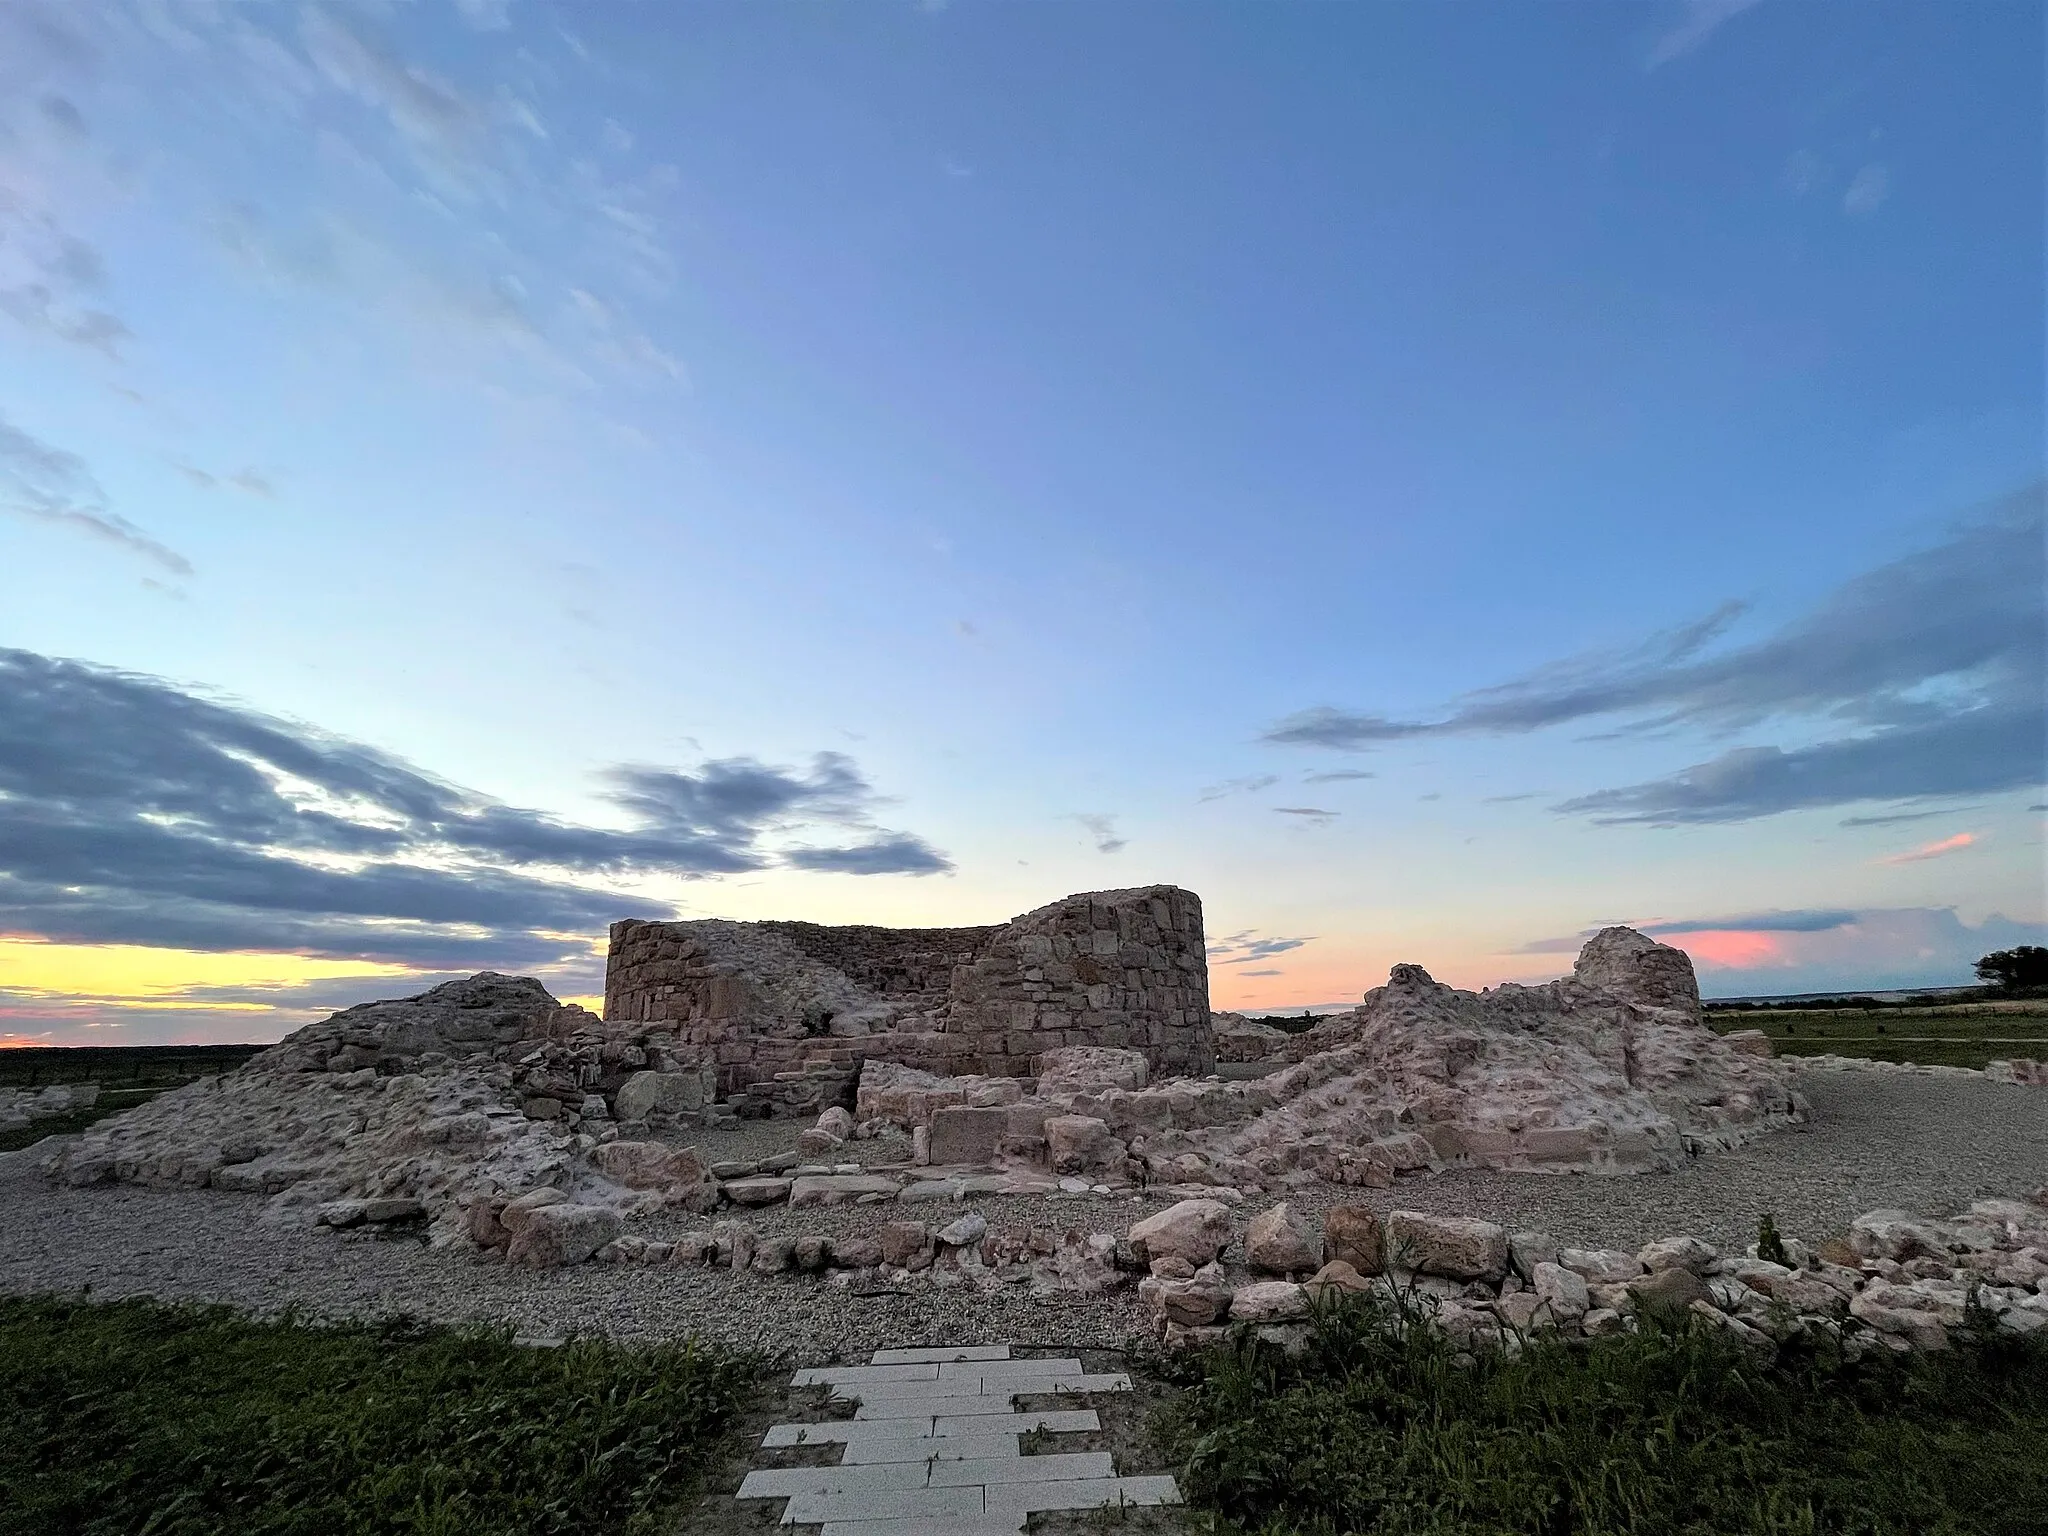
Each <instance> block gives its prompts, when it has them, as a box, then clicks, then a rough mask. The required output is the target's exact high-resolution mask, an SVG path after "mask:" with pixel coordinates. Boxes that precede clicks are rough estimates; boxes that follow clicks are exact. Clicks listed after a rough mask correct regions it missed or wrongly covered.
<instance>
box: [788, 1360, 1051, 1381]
mask: <svg viewBox="0 0 2048 1536" xmlns="http://www.w3.org/2000/svg"><path fill="white" fill-rule="evenodd" d="M1009 1363H1014V1362H1006V1361H993V1360H992V1361H988V1362H986V1363H985V1364H977V1365H976V1367H975V1368H976V1369H977V1370H984V1369H987V1368H988V1367H990V1366H995V1365H1002V1364H1009ZM945 1369H946V1367H945V1366H943V1365H940V1364H939V1363H938V1362H937V1361H926V1362H922V1363H920V1362H916V1361H905V1362H903V1363H902V1364H900V1365H824V1366H813V1367H811V1368H810V1369H809V1370H803V1371H798V1372H797V1373H796V1375H794V1376H792V1377H791V1378H790V1380H789V1384H790V1385H791V1386H792V1387H839V1386H847V1387H851V1386H864V1385H866V1384H867V1383H869V1382H880V1381H936V1380H938V1376H939V1372H940V1371H943V1370H945ZM1055 1374H1057V1373H1055Z"/></svg>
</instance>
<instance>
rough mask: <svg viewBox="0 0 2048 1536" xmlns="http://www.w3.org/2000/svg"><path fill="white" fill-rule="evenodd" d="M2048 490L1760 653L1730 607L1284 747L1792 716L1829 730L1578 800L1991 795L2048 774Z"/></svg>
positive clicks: (1758, 805)
mask: <svg viewBox="0 0 2048 1536" xmlns="http://www.w3.org/2000/svg"><path fill="white" fill-rule="evenodd" d="M2042 510H2043V488H2042V487H2041V486H2040V485H2035V486H2031V487H2029V488H2028V489H2026V490H2025V491H2021V492H2018V493H2015V494H2014V495H2012V496H2009V497H2007V498H2005V499H2004V500H2002V501H2001V502H1999V503H1997V504H1996V505H1994V506H1993V507H1991V508H1990V509H1988V510H1987V511H1986V512H1985V513H1983V514H1982V515H1981V516H1979V517H1977V518H1976V519H1974V520H1972V521H1969V522H1967V523H1965V524H1963V525H1961V526H1960V527H1958V528H1957V529H1956V530H1955V531H1954V532H1953V533H1952V534H1951V535H1950V537H1949V538H1947V539H1946V540H1945V541H1944V542H1942V543H1940V544H1938V545H1936V546H1935V547H1933V548H1931V549H1926V550H1922V551H1919V552H1916V553H1915V554H1913V555H1910V556H1908V557H1906V558H1904V559H1901V560H1896V561H1893V562H1890V563H1889V564H1886V565H1882V566H1879V567H1877V568H1876V569H1875V570H1871V571H1867V572H1865V573H1864V574H1862V575H1860V576H1857V577H1855V578H1853V579H1852V580H1849V581H1847V582H1844V583H1843V584H1842V585H1841V586H1840V587H1838V588H1836V590H1835V591H1834V592H1832V593H1831V594H1829V595H1828V597H1827V598H1825V599H1824V600H1823V601H1822V602H1821V603H1820V604H1818V605H1817V606H1816V607H1815V608H1814V609H1813V610H1812V611H1811V612H1809V613H1808V614H1806V615H1804V616H1802V617H1800V618H1797V619H1794V620H1792V621H1791V622H1789V623H1786V624H1783V625H1781V626H1780V627H1779V628H1778V629H1777V630H1776V631H1775V632H1773V633H1771V634H1768V635H1765V636H1764V637H1762V638H1761V639H1758V640H1755V641H1752V642H1750V643H1748V644H1743V645H1734V646H1725V645H1721V644H1719V642H1721V641H1722V640H1723V639H1724V638H1725V636H1726V632H1727V631H1728V629H1729V627H1730V626H1731V625H1732V624H1733V623H1734V622H1735V621H1736V619H1737V618H1739V617H1740V615H1741V614H1742V611H1743V610H1742V607H1741V605H1739V604H1735V603H1727V604H1723V605H1722V606H1721V607H1720V608H1718V609H1716V610H1715V611H1714V612H1712V613H1710V614H1707V615H1706V616H1704V617H1703V618H1701V619H1699V620H1697V621H1695V622H1694V623H1692V624H1689V625H1685V626H1682V627H1681V628H1679V629H1675V630H1671V631H1667V632H1665V633H1662V634H1659V635H1655V636H1652V637H1651V638H1650V639H1649V640H1647V641H1645V642H1643V643H1642V644H1640V645H1637V646H1635V647H1633V648H1631V649H1629V650H1626V651H1623V652H1619V653H1614V654H1602V655H1594V656H1590V657H1580V658H1576V659H1573V660H1570V661H1565V662H1559V663H1556V664H1553V665H1550V666H1547V667H1543V668H1540V669H1538V670H1537V671H1535V672H1533V673H1531V674H1529V675H1527V676H1525V677H1522V678H1519V679H1516V680H1514V681H1511V682H1508V683H1504V684H1501V685H1498V686H1495V687H1491V688H1485V689H1481V690H1479V691H1477V692H1475V693H1472V694H1468V695H1466V696H1465V697H1464V698H1463V699H1460V700H1458V701H1455V702H1454V704H1453V705H1452V706H1450V707H1449V708H1448V709H1447V710H1445V711H1444V712H1443V713H1442V717H1441V718H1438V719H1435V720H1400V719H1394V718H1391V717H1388V716H1385V715H1380V714H1371V713H1363V712H1357V711H1350V710H1343V709H1337V708H1333V707H1330V706H1322V707H1318V708H1315V709H1310V710H1306V711H1303V712H1301V713H1300V714H1297V715H1294V716H1292V717H1290V718H1288V719H1286V720H1283V721H1281V722H1279V723H1278V724H1276V725H1275V726H1274V727H1273V728H1272V729H1270V730H1269V731H1268V732H1267V733H1266V737H1265V739H1266V740H1268V741H1273V742H1279V743H1285V744H1291V745H1300V746H1313V747H1324V748H1336V749H1346V750H1360V749H1364V748H1368V747H1372V746H1376V745H1380V744H1384V743H1388V742H1396V741H1406V740H1415V739H1420V738H1425V737H1436V736H1452V735H1517V734H1525V733H1528V732H1533V731H1538V730H1543V729H1546V728H1550V727H1556V726H1563V725H1574V724H1580V723H1584V722H1588V721H1592V720H1596V719H1600V718H1603V717H1605V718H1614V719H1617V720H1618V721H1619V722H1620V734H1631V735H1645V734H1649V733H1652V732H1656V733H1664V734H1669V733H1671V732H1674V731H1678V730H1683V729H1693V730H1699V731H1705V732H1710V733H1716V734H1719V733H1728V732H1733V731H1738V730H1750V729H1754V728H1756V727H1759V726H1761V725H1763V724H1765V723H1766V722H1772V721H1776V722H1781V723H1783V724H1784V725H1785V726H1786V727H1788V728H1793V729H1799V730H1800V733H1801V734H1805V735H1809V736H1812V735H1816V734H1817V735H1819V736H1820V738H1821V739H1819V740H1809V741H1807V742H1805V743H1802V744H1797V745H1793V746H1790V747H1782V746H1778V745H1759V746H1743V747H1736V748H1731V749H1730V750H1728V751H1726V752H1723V753H1722V754H1720V755H1719V756H1717V757H1714V758H1711V759H1709V760H1707V761H1704V762H1700V763H1696V764H1694V765H1692V766H1691V767H1688V768H1686V769H1684V770H1682V771H1680V772H1678V773H1676V774H1673V775H1671V776H1670V777H1668V778H1664V779H1659V780H1654V781H1650V782H1647V783H1643V784H1637V785H1632V786H1627V787H1623V788H1617V789H1608V790H1601V791H1598V792H1595V793H1593V794H1588V795H1581V796H1578V797H1576V798H1574V799H1571V800H1567V801H1565V802H1564V803H1563V804H1562V805H1561V806H1560V807H1558V809H1560V810H1562V811H1565V812H1567V813H1569V814H1574V815H1586V816H1592V817H1595V818H1597V819H1599V820H1603V821H1611V822H1646V823H1653V824H1672V823H1677V822H1725V821H1743V820H1748V819H1751V818H1753V817H1757V816H1767V815H1771V814H1774V813H1775V812H1778V811H1784V810H1792V809H1798V808H1801V807H1808V806H1825V805H1837V804H1844V803H1848V802H1853V801H1859V800H1901V801H1905V800H1916V799H1932V798H1951V797H1956V796H1965V795H1977V794H1984V793H1989V792H1993V791H1996V790H2002V789H2010V788H2014V787H2018V786H2023V785H2028V784H2035V783H2039V782H2041V781H2042V779H2043V777H2044V766H2048V764H2044V760H2043V742H2044V736H2048V710H2044V690H2048V680H2044V673H2043V654H2042V645H2041V635H2042V633H2043V628H2044V625H2048V612H2044V608H2048V605H2044V597H2043V592H2044V587H2048V568H2044V567H2048V562H2044V556H2043V518H2042Z"/></svg>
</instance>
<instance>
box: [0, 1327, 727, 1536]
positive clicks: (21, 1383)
mask: <svg viewBox="0 0 2048 1536" xmlns="http://www.w3.org/2000/svg"><path fill="white" fill-rule="evenodd" d="M758 1380H759V1375H758V1368H757V1364H756V1362H754V1361H752V1360H750V1359H747V1358H744V1357H736V1356H729V1355H720V1354H715V1353H710V1352H707V1351H704V1350H701V1349H698V1348H695V1347H692V1346H689V1345H664V1346H657V1347H648V1348H628V1347H626V1346H623V1345H618V1344H611V1343H605V1342H600V1341H594V1340H571V1341H569V1342H567V1343H566V1344H563V1345H562V1346H560V1347H558V1348H531V1347H526V1346H522V1345H517V1344H514V1343H513V1342H512V1340H511V1337H510V1336H509V1334H506V1333H502V1332H487V1331H478V1330H473V1329H470V1330H463V1329H450V1328H440V1327H430V1326H427V1325H425V1324H421V1323H417V1322H412V1321H408V1320H403V1319H399V1320H387V1321H383V1322H378V1323H359V1324H340V1325H331V1326H330V1325H315V1324H312V1323H308V1322H306V1321H303V1320H300V1319H295V1318H290V1317H287V1318H283V1319H277V1320H269V1321H264V1320H253V1319H251V1318H249V1317H247V1316H245V1315H243V1314H240V1313H237V1312H235V1311H232V1310H231V1309H228V1308H224V1307H194V1306H164V1305H160V1304H157V1303H154V1302H148V1301H123V1302H116V1303H111V1304H108V1303H93V1302H90V1301H82V1300H77V1299H59V1298H52V1297H47V1296H45V1297H30V1298H5V1299H0V1421H4V1422H5V1423H6V1425H7V1426H8V1428H7V1433H6V1434H5V1435H4V1436H0V1536H73V1533H76V1536H101V1533H105V1536H115V1533H120V1536H202V1533H204V1536H243V1533H249V1536H254V1533H259V1532H260V1533H263V1536H371V1533H378V1536H382V1533H397V1532H405V1533H411V1536H484V1533H491V1536H499V1533H506V1532H519V1533H529V1532H530V1533H555V1532H562V1533H567V1532H575V1533H578V1536H585V1533H589V1536H598V1533H615V1532H616V1533H631V1536H646V1533H653V1532H656V1531H665V1530H667V1529H669V1528H671V1527H672V1526H673V1525H674V1523H675V1521H676V1520H677V1519H678V1518H679V1517H680V1514H681V1512H682V1510H683V1508H684V1507H685V1503H686V1501H687V1499H688V1498H689V1496H690V1494H691V1492H692V1490H693V1489H694V1487H695V1485H696V1483H697V1481H698V1479H699V1477H700V1476H701V1475H702V1473H703V1472H704V1471H705V1470H706V1469H707V1468H708V1467H709V1466H710V1465H712V1464H713V1463H714V1462H715V1459H716V1458H717V1456H718V1455H719V1454H720V1452H721V1451H722V1449H723V1447H722V1445H721V1441H722V1440H723V1439H724V1437H725V1436H726V1435H727V1434H728V1432H729V1431H730V1430H731V1429H732V1427H733V1426H734V1425H735V1424H736V1423H737V1421H738V1418H739V1416H740V1414H741V1413H742V1412H743V1411H744V1410H745V1408H746V1407H747V1406H748V1404H749V1403H750V1402H751V1401H752V1400H753V1397H754V1395H755V1391H756V1387H757V1382H758Z"/></svg>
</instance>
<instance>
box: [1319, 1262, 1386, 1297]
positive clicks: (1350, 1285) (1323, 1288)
mask: <svg viewBox="0 0 2048 1536" xmlns="http://www.w3.org/2000/svg"><path fill="white" fill-rule="evenodd" d="M1302 1289H1303V1290H1305V1291H1307V1292H1308V1294H1309V1299H1310V1300H1312V1301H1313V1300H1320V1299H1321V1298H1322V1297H1323V1296H1324V1295H1325V1294H1327V1293H1331V1292H1336V1293H1342V1294H1346V1295H1362V1294H1364V1293H1365V1292H1367V1291H1369V1290H1371V1289H1372V1282H1371V1281H1370V1280H1368V1279H1367V1278H1366V1277H1365V1276H1364V1275H1361V1274H1360V1273H1359V1272H1358V1271H1357V1270H1355V1269H1353V1268H1352V1267H1351V1266H1350V1265H1349V1264H1347V1263H1345V1262H1344V1261H1343V1260H1342V1259H1332V1260H1330V1262H1329V1263H1327V1264H1325V1265H1324V1266H1323V1267H1322V1268H1321V1269H1319V1270H1317V1271H1316V1272H1315V1275H1314V1276H1313V1277H1312V1278H1311V1279H1310V1280H1309V1281H1308V1282H1307V1283H1306V1284H1304V1285H1303V1286H1302Z"/></svg>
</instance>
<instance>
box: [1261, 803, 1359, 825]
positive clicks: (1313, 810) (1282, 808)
mask: <svg viewBox="0 0 2048 1536" xmlns="http://www.w3.org/2000/svg"><path fill="white" fill-rule="evenodd" d="M1273 814H1274V815H1276V816H1299V817H1300V818H1301V819H1302V820H1303V821H1311V822H1314V823H1315V824H1316V825H1318V826H1326V825H1328V824H1329V823H1330V822H1333V821H1335V820H1336V819H1337V818H1338V817H1339V816H1341V815H1343V814H1344V813H1343V812H1342V811H1326V810H1324V809H1323V808H1322V807H1321V806H1316V805H1276V806H1274V807H1273Z"/></svg>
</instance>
